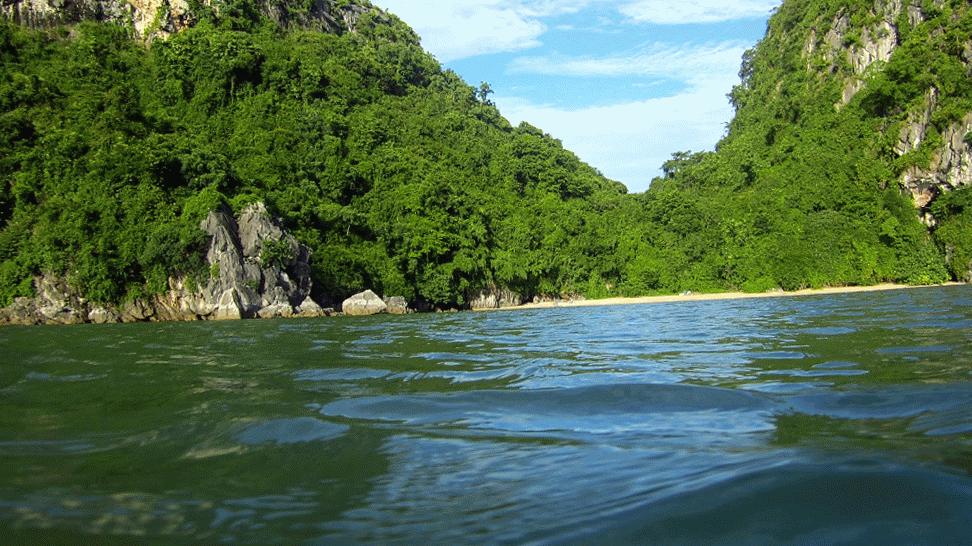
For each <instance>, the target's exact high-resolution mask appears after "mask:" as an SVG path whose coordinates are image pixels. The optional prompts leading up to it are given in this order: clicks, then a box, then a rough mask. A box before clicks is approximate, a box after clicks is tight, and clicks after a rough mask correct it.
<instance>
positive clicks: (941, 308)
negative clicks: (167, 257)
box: [0, 287, 972, 544]
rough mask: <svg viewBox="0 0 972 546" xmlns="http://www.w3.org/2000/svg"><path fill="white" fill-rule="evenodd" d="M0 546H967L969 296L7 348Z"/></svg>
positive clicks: (237, 328)
mask: <svg viewBox="0 0 972 546" xmlns="http://www.w3.org/2000/svg"><path fill="white" fill-rule="evenodd" d="M0 351H2V352H0V354H2V355H3V356H2V362H0V542H3V543H22V542H27V543H51V542H81V541H85V539H97V541H99V542H103V541H110V540H112V539H114V541H116V542H123V543H130V542H153V543H157V542H178V543H184V542H204V543H219V542H222V543H233V544H237V543H239V544H266V543H280V544H293V543H311V544H315V543H328V544H331V543H382V544H388V543H484V542H485V543H523V542H541V543H612V542H615V543H617V542H620V543H626V542H641V543H664V544H700V543H710V544H720V543H725V544H738V543H752V544H765V543H795V544H823V543H866V544H875V543H882V544H894V543H901V544H946V543H947V544H959V543H970V542H972V526H970V520H972V287H950V288H934V289H917V290H907V291H896V292H884V293H864V294H848V295H839V296H821V297H803V298H782V299H771V300H739V301H713V302H686V303H675V304H658V305H648V306H619V307H610V308H588V309H580V308H572V309H550V310H536V311H514V312H500V313H488V314H475V313H462V314H452V315H412V316H408V317H373V318H362V319H352V318H344V319H322V320H307V321H251V322H237V323H222V324H214V323H195V324H136V325H111V326H93V325H89V326H76V327H44V328H29V329H28V328H4V329H0Z"/></svg>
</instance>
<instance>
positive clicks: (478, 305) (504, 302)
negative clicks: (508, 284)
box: [466, 286, 523, 310]
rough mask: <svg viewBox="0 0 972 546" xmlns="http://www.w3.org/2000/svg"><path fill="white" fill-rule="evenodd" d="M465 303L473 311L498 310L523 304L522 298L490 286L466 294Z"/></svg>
mask: <svg viewBox="0 0 972 546" xmlns="http://www.w3.org/2000/svg"><path fill="white" fill-rule="evenodd" d="M466 301H467V302H469V308H470V309H473V310H483V309H500V308H503V307H517V306H519V305H522V304H523V296H522V295H521V294H519V293H517V292H514V291H512V290H510V289H508V288H500V287H496V286H491V287H487V288H483V289H480V290H476V291H472V292H468V293H467V294H466Z"/></svg>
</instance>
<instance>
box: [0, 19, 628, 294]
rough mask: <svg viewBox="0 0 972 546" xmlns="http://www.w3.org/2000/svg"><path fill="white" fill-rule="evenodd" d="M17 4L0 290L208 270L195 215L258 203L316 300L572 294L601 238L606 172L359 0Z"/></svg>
mask: <svg viewBox="0 0 972 546" xmlns="http://www.w3.org/2000/svg"><path fill="white" fill-rule="evenodd" d="M39 1H43V0H39ZM31 2H33V3H34V4H36V2H34V0H31ZM30 5H33V4H30V3H28V4H23V5H21V8H20V9H19V11H17V12H16V13H17V14H19V15H18V16H17V17H19V20H20V21H21V22H22V23H23V22H27V23H29V24H30V26H29V27H28V26H25V25H18V24H14V23H12V22H4V23H0V52H2V53H0V66H2V70H0V112H2V113H0V127H2V130H0V135H2V136H0V158H2V160H0V181H2V193H0V260H2V265H0V304H4V305H5V304H9V303H10V302H11V301H13V299H15V298H16V297H19V296H32V295H34V294H35V293H36V292H37V291H38V286H39V280H38V279H39V278H41V277H54V278H62V279H63V280H65V281H66V284H67V285H68V287H69V288H70V290H69V291H70V292H73V293H74V294H76V295H80V296H81V298H82V299H85V300H90V302H94V303H97V304H115V303H118V302H132V301H137V300H140V299H146V298H149V299H150V298H151V297H153V295H160V294H165V293H166V292H167V291H168V290H170V289H171V288H172V287H173V286H177V285H178V286H188V287H189V288H190V289H191V288H192V287H193V286H195V285H202V284H205V283H206V282H207V279H208V278H209V277H210V276H212V275H217V274H218V271H215V270H214V267H215V265H216V264H215V262H214V263H207V260H206V254H207V252H206V249H207V245H209V236H208V234H207V233H206V232H205V231H204V230H203V229H201V222H203V221H204V220H205V219H206V216H207V214H208V213H209V212H210V211H213V210H220V209H222V210H225V211H226V212H227V213H230V212H231V213H233V214H235V215H239V214H240V213H242V212H243V211H244V209H246V207H247V206H248V205H250V204H252V203H256V202H262V203H265V205H266V207H267V209H268V210H269V211H270V214H271V215H272V216H274V217H276V218H278V219H279V221H280V223H281V225H282V227H283V228H285V229H286V230H287V231H289V232H290V233H292V234H293V235H294V236H295V237H296V238H297V239H298V240H299V241H300V243H301V244H302V245H305V246H306V247H307V248H308V250H309V256H310V257H309V263H310V268H311V276H312V279H313V289H312V292H313V296H314V298H315V299H316V300H317V301H319V302H321V303H323V304H334V303H337V302H340V301H341V300H342V299H343V298H344V297H346V296H347V295H349V294H351V293H354V292H357V291H360V290H361V289H363V288H372V289H374V290H376V291H378V292H379V293H383V294H386V295H401V296H405V297H406V298H407V299H408V300H409V301H410V302H412V303H413V305H417V306H419V307H420V308H421V307H454V306H464V305H468V303H469V301H470V299H472V298H477V297H479V296H480V292H481V291H486V292H487V296H489V295H491V294H492V292H494V287H497V286H502V287H504V288H511V289H514V290H516V294H515V295H514V296H513V297H516V298H517V299H519V298H521V297H527V296H532V295H533V294H559V293H560V292H569V293H575V292H577V291H579V286H580V284H581V283H583V282H586V281H587V280H588V277H589V271H590V270H591V269H592V265H591V264H592V262H593V261H594V260H597V259H598V258H597V256H598V255H599V254H600V252H599V251H598V248H599V247H598V245H599V241H600V240H606V239H608V238H609V237H608V236H607V235H605V234H602V233H601V232H602V231H605V230H607V229H608V228H607V226H604V225H601V221H600V220H599V219H602V218H604V217H605V216H604V214H603V213H604V211H606V210H610V209H612V208H614V207H617V206H619V202H620V199H621V196H622V195H623V193H624V188H623V186H621V185H620V184H618V183H615V182H612V181H609V180H607V179H605V178H604V177H603V176H601V175H600V174H599V173H598V172H596V171H595V170H594V169H592V168H591V167H589V166H587V165H585V164H583V163H581V162H580V161H579V160H578V159H577V158H576V156H574V155H573V154H572V153H570V152H568V151H566V150H564V149H563V148H562V147H561V145H560V143H559V142H558V141H556V140H554V139H553V138H551V137H549V136H547V135H545V134H544V133H543V132H542V131H540V130H538V129H536V128H533V127H531V126H529V125H521V126H519V127H511V126H510V125H509V124H508V123H507V122H506V120H504V119H503V118H502V117H501V116H500V115H499V113H498V112H497V110H496V108H495V107H494V106H493V105H492V103H491V102H490V101H489V92H488V89H485V88H483V89H480V88H473V87H470V86H469V85H467V84H466V83H464V82H463V81H461V80H460V79H459V78H458V77H457V76H456V75H455V74H454V73H451V72H449V71H443V70H442V69H441V67H440V66H439V65H438V63H437V62H436V61H435V60H434V59H433V58H432V57H431V56H429V55H428V54H426V53H425V52H424V51H422V49H421V48H420V47H419V45H418V38H417V37H416V36H415V34H414V33H413V32H412V31H411V29H409V28H408V27H407V26H406V25H405V24H403V23H402V22H401V21H399V20H398V19H396V18H395V17H394V16H391V15H388V14H386V13H384V12H382V11H380V10H378V9H377V8H374V7H372V6H370V5H369V4H368V3H367V2H353V3H352V2H346V1H325V2H318V3H313V4H311V5H309V6H304V5H297V4H286V5H287V6H289V8H286V9H289V10H290V11H289V12H287V11H286V10H284V11H283V12H281V11H280V10H281V9H283V8H281V6H283V5H284V4H272V5H263V4H260V3H255V2H250V1H238V2H227V3H214V4H211V5H196V7H195V8H193V9H192V10H189V9H188V8H187V7H186V6H185V5H182V7H180V8H179V10H188V11H178V12H177V10H176V9H175V6H176V4H175V3H173V4H171V5H170V4H164V5H162V6H159V7H158V17H157V18H156V20H155V21H154V22H153V23H151V24H149V25H147V26H141V27H140V26H138V25H136V24H134V23H133V21H138V20H140V17H141V18H144V17H142V15H140V14H139V12H137V10H134V9H133V8H131V5H125V4H122V5H121V7H119V6H118V5H115V4H113V3H111V2H108V3H103V2H97V3H95V4H93V5H94V6H95V7H93V8H92V7H91V6H88V7H86V8H84V9H83V10H81V11H83V13H82V14H81V16H80V17H77V21H74V20H72V19H71V17H74V15H71V14H67V15H64V14H59V12H56V13H53V14H51V13H47V12H45V11H44V10H42V9H39V8H37V9H33V8H32V9H27V8H28V7H30ZM132 5H134V4H132ZM268 6H269V8H268ZM75 7H77V6H75ZM271 8H272V9H271ZM79 9H80V8H79ZM126 9H127V10H129V11H124V10H126ZM118 12H121V15H118V14H117V13H118ZM295 12H296V15H294V13H295ZM39 13H40V14H42V15H38V14H39ZM44 13H47V15H43V14H44ZM91 13H98V14H105V13H115V15H112V16H111V17H107V16H102V15H98V16H92V15H91ZM174 13H177V16H174V15H173V14H174ZM25 14H32V15H30V16H27V15H25ZM8 16H9V17H12V15H11V13H8ZM92 18H94V19H100V21H97V22H96V21H92V20H91V19H92ZM173 21H176V22H175V23H174V22H173ZM65 23H67V24H65ZM159 29H168V30H167V31H165V32H163V33H161V34H160V31H159ZM169 31H171V32H169ZM264 258H267V257H266V256H264ZM284 258H285V259H283V260H282V261H283V262H288V260H290V259H291V258H292V256H286V257H284ZM267 261H268V260H263V262H267ZM258 265H260V264H258ZM264 265H266V264H264ZM257 279H259V276H257ZM255 282H262V281H255ZM255 288H257V289H259V290H260V291H265V287H262V286H261V287H255ZM62 299H63V298H62ZM292 303H294V304H296V302H292Z"/></svg>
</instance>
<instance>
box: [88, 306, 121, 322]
mask: <svg viewBox="0 0 972 546" xmlns="http://www.w3.org/2000/svg"><path fill="white" fill-rule="evenodd" d="M119 320H121V317H119V316H118V314H117V313H115V312H114V311H112V310H111V309H107V308H105V307H95V308H94V309H92V310H91V311H89V312H88V322H93V323H95V324H109V323H112V322H118V321H119Z"/></svg>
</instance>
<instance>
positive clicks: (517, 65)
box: [372, 0, 780, 192]
mask: <svg viewBox="0 0 972 546" xmlns="http://www.w3.org/2000/svg"><path fill="white" fill-rule="evenodd" d="M372 3H373V4H375V5H377V6H379V7H381V8H384V9H387V10H388V11H390V12H392V13H394V14H395V15H397V16H399V17H400V18H401V19H402V20H404V21H405V22H406V23H408V24H409V25H410V26H411V27H412V28H413V29H415V31H416V32H418V34H419V35H420V36H421V37H422V45H423V47H424V48H425V49H426V50H428V51H429V52H430V53H432V54H433V55H434V56H435V57H436V59H438V60H439V62H440V63H442V65H443V66H444V67H446V68H451V69H452V70H454V71H456V72H457V73H458V74H459V75H460V76H462V77H463V79H465V80H466V82H467V83H469V84H470V85H474V86H478V85H479V83H480V82H483V81H485V82H488V83H489V84H490V86H491V87H492V89H493V91H494V94H493V97H492V99H493V101H494V102H495V103H496V105H497V106H498V107H499V109H500V112H501V113H502V114H503V115H504V116H505V117H506V119H508V120H509V121H510V122H511V123H513V124H514V125H515V124H519V123H520V122H521V121H526V122H528V123H530V124H531V125H535V126H536V127H539V128H540V129H543V130H544V131H545V132H547V133H550V134H551V135H552V136H553V137H554V138H558V139H560V140H561V141H562V142H563V144H564V147H565V148H567V149H569V150H571V151H573V152H574V153H576V154H577V155H578V156H579V157H580V158H581V159H582V160H584V161H585V162H587V163H589V164H590V165H592V166H594V167H595V168H597V169H598V170H600V171H601V172H602V173H604V175H606V176H607V177H608V178H612V179H614V180H617V181H619V182H622V183H624V184H625V185H626V186H627V187H628V189H629V190H630V191H632V192H641V191H644V190H646V189H647V188H648V185H649V184H650V182H651V179H652V178H654V177H655V176H658V175H659V174H660V173H661V165H662V163H664V162H665V161H667V160H668V159H670V158H671V155H672V154H673V153H674V152H678V151H686V150H691V151H701V150H711V149H713V147H714V146H715V144H716V142H718V141H719V139H720V138H722V136H724V134H725V129H726V124H727V123H728V122H729V120H730V119H731V118H732V114H733V112H732V107H731V106H730V105H729V101H728V99H727V98H726V94H727V93H729V91H730V90H731V89H732V86H733V85H736V84H737V83H738V82H739V76H738V73H739V65H740V61H741V59H742V54H743V52H744V51H746V50H747V49H749V48H751V47H753V46H754V45H755V44H756V42H757V41H759V40H760V39H761V38H762V37H763V34H764V32H765V30H766V20H767V19H768V18H769V16H770V15H771V13H772V11H773V10H774V9H775V8H776V6H777V5H778V4H779V3H780V0H372Z"/></svg>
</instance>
